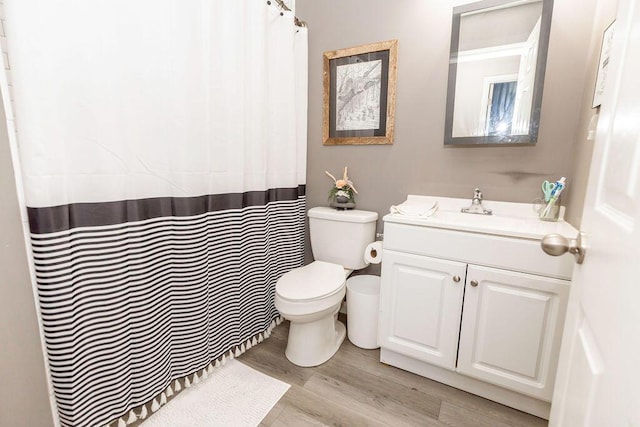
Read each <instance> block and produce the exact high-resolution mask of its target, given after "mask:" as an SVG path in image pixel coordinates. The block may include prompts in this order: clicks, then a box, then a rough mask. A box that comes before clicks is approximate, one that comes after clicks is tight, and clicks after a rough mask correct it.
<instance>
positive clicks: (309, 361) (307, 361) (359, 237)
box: [275, 207, 378, 367]
mask: <svg viewBox="0 0 640 427" xmlns="http://www.w3.org/2000/svg"><path fill="white" fill-rule="evenodd" d="M308 216H309V236H310V239H311V249H312V250H313V256H314V258H315V260H316V261H314V262H312V263H311V264H309V265H306V266H304V267H299V268H295V269H293V270H291V271H290V272H288V273H285V274H284V275H283V276H282V277H281V278H280V279H279V280H278V282H277V283H276V297H275V305H276V308H277V309H278V311H279V312H280V314H281V315H282V317H284V318H285V319H287V320H289V321H290V322H291V324H290V327H289V337H288V341H287V349H286V350H285V355H286V357H287V359H289V361H291V362H292V363H294V364H296V365H298V366H305V367H308V366H317V365H320V364H322V363H324V362H326V361H327V360H329V359H330V358H331V356H333V355H334V354H335V352H336V351H338V348H339V347H340V344H342V341H343V340H344V337H345V335H346V328H345V326H344V324H342V323H341V322H338V311H339V310H340V305H341V303H342V300H343V299H344V296H345V293H346V285H345V283H346V277H347V276H348V275H349V274H351V272H352V271H354V270H359V269H362V268H365V267H366V266H367V265H369V264H368V263H367V261H366V260H365V259H364V252H365V248H366V247H367V245H368V244H369V243H371V242H373V240H374V237H375V230H376V221H377V219H378V214H377V213H376V212H368V211H361V210H356V209H353V210H348V211H338V210H336V209H331V208H327V207H316V208H312V209H310V210H309V213H308Z"/></svg>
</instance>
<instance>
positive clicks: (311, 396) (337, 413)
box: [276, 385, 388, 427]
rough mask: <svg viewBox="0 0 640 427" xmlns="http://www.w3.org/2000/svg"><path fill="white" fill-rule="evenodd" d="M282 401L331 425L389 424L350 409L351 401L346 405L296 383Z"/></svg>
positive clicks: (346, 426)
mask: <svg viewBox="0 0 640 427" xmlns="http://www.w3.org/2000/svg"><path fill="white" fill-rule="evenodd" d="M281 401H282V402H283V403H284V404H285V405H286V406H288V407H291V408H295V410H297V411H298V412H301V413H303V414H304V415H305V416H306V417H308V418H311V419H313V420H315V421H319V422H321V423H323V424H326V425H329V426H345V427H359V426H372V427H374V426H384V425H388V424H384V423H381V422H379V421H378V420H375V419H373V418H370V417H369V416H368V415H367V414H362V413H358V412H356V411H354V410H352V409H350V408H349V407H348V405H349V402H344V405H343V404H337V403H334V402H331V401H329V400H327V399H326V398H325V397H323V396H320V395H318V394H316V393H313V392H311V391H309V390H306V389H304V388H302V387H299V386H296V385H292V386H291V388H290V389H289V390H288V391H287V393H285V395H284V396H283V397H282V399H281ZM283 413H284V410H283ZM287 413H288V412H287ZM278 418H279V417H278ZM276 421H277V420H276Z"/></svg>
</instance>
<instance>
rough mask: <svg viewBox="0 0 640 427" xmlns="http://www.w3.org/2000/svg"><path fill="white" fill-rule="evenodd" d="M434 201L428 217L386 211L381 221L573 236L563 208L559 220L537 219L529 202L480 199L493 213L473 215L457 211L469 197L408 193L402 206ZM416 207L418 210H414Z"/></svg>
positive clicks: (474, 230) (522, 234)
mask: <svg viewBox="0 0 640 427" xmlns="http://www.w3.org/2000/svg"><path fill="white" fill-rule="evenodd" d="M436 201H437V202H438V209H437V211H436V212H435V213H434V214H433V215H431V216H428V217H420V216H411V215H403V214H397V213H393V214H388V215H385V216H384V218H383V220H384V221H385V222H391V223H399V224H408V225H417V226H423V227H435V228H444V229H450V230H459V231H467V232H472V233H483V234H495V235H500V236H508V237H517V238H523V239H532V240H540V239H542V237H544V236H545V235H547V234H552V233H557V234H561V235H563V236H565V237H567V238H574V237H575V236H576V235H577V234H578V231H577V230H576V229H575V228H574V227H573V226H572V225H571V224H569V223H568V222H566V221H564V219H563V216H564V207H562V208H561V209H560V219H559V220H558V221H556V222H550V221H541V220H540V219H539V218H538V216H537V214H536V213H535V211H534V208H533V205H532V204H531V203H512V202H496V201H491V200H483V201H482V205H483V206H484V207H485V208H488V209H492V210H493V215H475V214H468V213H462V212H460V209H461V208H464V207H467V206H469V205H470V204H471V200H470V199H458V198H451V197H434V196H418V195H409V196H408V197H407V200H406V202H404V204H403V205H405V206H406V205H410V206H411V207H414V208H419V207H423V208H424V209H423V210H424V211H427V210H429V208H430V207H431V206H433V204H434V203H435V202H436ZM417 210H420V209H417Z"/></svg>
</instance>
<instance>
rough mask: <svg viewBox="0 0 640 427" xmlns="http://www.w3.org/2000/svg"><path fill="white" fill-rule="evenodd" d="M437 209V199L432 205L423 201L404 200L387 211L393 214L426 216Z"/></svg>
mask: <svg viewBox="0 0 640 427" xmlns="http://www.w3.org/2000/svg"><path fill="white" fill-rule="evenodd" d="M437 210H438V201H437V200H436V201H435V202H434V203H433V205H430V204H425V203H409V202H404V203H401V204H399V205H397V206H391V208H390V209H389V212H391V213H392V214H395V215H405V216H412V217H417V218H426V217H430V216H431V215H433V214H434V213H435V212H436V211H437Z"/></svg>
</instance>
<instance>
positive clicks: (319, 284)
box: [276, 261, 345, 301]
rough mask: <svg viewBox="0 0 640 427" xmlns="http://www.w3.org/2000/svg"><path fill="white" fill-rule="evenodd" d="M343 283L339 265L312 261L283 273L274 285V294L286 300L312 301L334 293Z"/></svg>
mask: <svg viewBox="0 0 640 427" xmlns="http://www.w3.org/2000/svg"><path fill="white" fill-rule="evenodd" d="M344 282H345V277H344V269H343V268H342V266H341V265H338V264H333V263H330V262H324V261H314V262H312V263H311V264H309V265H305V266H304V267H300V268H296V269H293V270H291V271H290V272H288V273H285V274H284V275H283V276H282V277H281V278H280V280H278V282H277V283H276V292H277V293H278V295H279V296H280V297H282V298H284V299H288V300H294V301H304V300H313V299H317V298H321V297H325V296H328V295H331V294H334V293H336V292H337V291H339V290H340V289H341V288H342V287H343V286H344Z"/></svg>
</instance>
